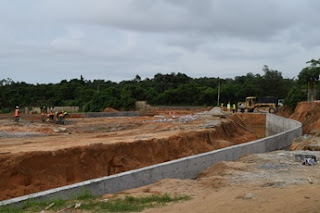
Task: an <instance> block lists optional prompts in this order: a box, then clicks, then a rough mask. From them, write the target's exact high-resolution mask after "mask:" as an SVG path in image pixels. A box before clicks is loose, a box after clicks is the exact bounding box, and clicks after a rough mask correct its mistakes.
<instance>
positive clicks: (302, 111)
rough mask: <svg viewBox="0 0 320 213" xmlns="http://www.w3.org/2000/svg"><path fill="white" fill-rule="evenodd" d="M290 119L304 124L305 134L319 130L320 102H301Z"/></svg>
mask: <svg viewBox="0 0 320 213" xmlns="http://www.w3.org/2000/svg"><path fill="white" fill-rule="evenodd" d="M290 118H291V119H294V120H297V121H300V122H301V123H302V127H303V132H304V133H308V134H309V133H310V132H311V131H312V130H316V129H319V128H320V102H300V103H299V104H298V105H297V107H296V109H295V111H294V113H293V114H292V115H291V116H290Z"/></svg>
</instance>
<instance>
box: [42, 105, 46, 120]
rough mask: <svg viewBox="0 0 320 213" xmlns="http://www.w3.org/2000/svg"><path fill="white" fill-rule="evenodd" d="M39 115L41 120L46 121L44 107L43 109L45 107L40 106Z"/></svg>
mask: <svg viewBox="0 0 320 213" xmlns="http://www.w3.org/2000/svg"><path fill="white" fill-rule="evenodd" d="M41 116H42V122H45V121H46V109H45V107H42V110H41Z"/></svg>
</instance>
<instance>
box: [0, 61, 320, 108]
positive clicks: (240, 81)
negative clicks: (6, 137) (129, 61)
mask: <svg viewBox="0 0 320 213" xmlns="http://www.w3.org/2000/svg"><path fill="white" fill-rule="evenodd" d="M307 63H308V64H309V66H307V67H306V68H304V69H303V70H302V71H301V72H300V73H299V75H298V78H297V79H289V78H283V77H282V73H281V72H280V71H278V70H273V69H270V68H269V67H268V66H266V65H265V66H263V69H262V70H263V75H260V74H253V73H247V74H246V75H243V76H236V77H235V78H226V79H222V78H208V77H201V78H191V77H189V76H187V75H186V74H183V73H170V74H160V73H158V74H156V75H155V76H154V77H153V78H151V79H150V78H146V79H144V80H142V79H141V77H140V76H139V75H136V76H135V78H134V79H132V80H128V81H121V82H119V83H116V82H112V81H109V80H93V81H92V80H85V79H84V78H83V77H82V76H81V77H80V78H79V79H71V80H69V81H67V80H62V81H61V82H60V83H56V84H53V83H49V84H29V83H25V82H15V81H13V80H11V79H3V80H1V81H0V111H1V112H2V113H6V112H11V111H12V110H13V109H14V108H15V106H16V105H19V106H20V107H24V106H38V107H43V106H45V107H50V106H80V108H81V109H82V111H85V112H97V111H102V110H103V109H105V108H106V107H111V108H115V109H118V110H130V109H133V108H134V104H135V101H139V100H146V101H147V102H148V103H149V104H151V105H197V106H200V105H202V106H215V105H217V104H218V103H217V96H218V88H219V87H220V103H227V102H230V103H237V102H240V101H243V100H244V99H245V97H247V96H256V97H265V96H275V97H278V98H285V102H286V103H287V105H289V106H290V107H292V108H294V107H295V105H296V104H297V102H298V101H302V100H305V99H306V97H307V95H306V89H307V84H308V82H310V81H312V82H317V81H318V80H319V74H320V68H319V65H320V59H319V60H314V59H312V60H311V61H309V62H307ZM219 85H220V86H219Z"/></svg>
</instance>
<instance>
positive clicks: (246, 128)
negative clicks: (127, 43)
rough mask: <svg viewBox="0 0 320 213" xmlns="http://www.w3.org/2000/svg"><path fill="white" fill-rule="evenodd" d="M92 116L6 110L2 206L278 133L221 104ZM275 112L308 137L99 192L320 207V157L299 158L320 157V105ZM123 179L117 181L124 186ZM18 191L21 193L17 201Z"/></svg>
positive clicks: (1, 136) (220, 206) (0, 125)
mask: <svg viewBox="0 0 320 213" xmlns="http://www.w3.org/2000/svg"><path fill="white" fill-rule="evenodd" d="M130 115H131V116H130ZM86 116H87V115H86ZM86 116H85V115H83V114H81V113H78V114H76V113H75V114H70V117H69V118H68V123H67V125H58V124H56V123H52V122H45V123H44V122H42V121H41V118H40V116H39V115H31V116H22V119H21V121H20V122H19V123H16V122H14V121H13V118H8V117H6V116H3V117H2V118H1V119H0V130H1V131H0V175H1V181H0V191H1V193H0V200H1V201H2V203H1V204H2V205H7V204H10V205H14V204H15V203H16V202H22V201H25V200H28V199H31V198H32V199H33V198H37V196H38V195H37V193H39V192H44V191H46V190H49V191H50V190H52V189H56V188H57V189H59V187H60V188H61V187H64V186H68V185H72V184H77V183H82V182H84V181H89V180H93V179H97V178H102V177H107V176H112V177H113V176H114V175H116V174H122V173H123V172H128V171H131V170H134V171H139V169H142V168H145V167H150V166H152V165H157V164H163V163H170V162H174V161H176V160H178V159H184V158H185V159H187V157H189V156H198V155H200V154H204V153H209V152H212V151H214V150H220V149H222V150H223V149H225V150H228V149H230V150H231V149H232V148H229V147H240V148H239V149H241V150H244V149H245V146H243V148H241V145H242V144H247V143H249V144H252V143H250V142H252V141H257V142H259V141H260V140H261V141H263V140H264V138H268V137H269V136H272V135H279V134H280V133H278V132H270V131H268V129H269V128H267V126H266V125H268V122H270V121H266V119H269V118H268V116H269V113H247V112H245V113H239V112H235V113H232V112H230V111H225V110H224V109H222V110H221V108H219V107H215V108H193V109H172V108H170V109H161V110H160V109H154V110H153V113H152V115H150V114H149V115H143V114H141V113H140V114H139V113H136V114H135V113H134V114H126V115H124V114H121V116H119V114H112V116H110V117H99V116H98V115H97V116H95V117H86ZM276 117H277V119H278V118H280V119H287V118H288V120H295V121H299V122H301V123H302V129H303V134H301V133H299V134H300V135H301V136H300V137H297V138H295V139H294V140H291V137H293V136H290V137H289V139H290V144H289V146H288V145H287V144H286V145H284V146H283V147H281V146H278V145H277V144H278V142H279V143H281V141H272V142H270V143H272V144H276V147H277V148H275V149H281V150H280V151H275V152H269V151H268V150H269V149H268V145H264V147H266V148H264V149H263V150H262V151H261V150H258V149H253V151H252V154H250V153H249V152H248V154H245V155H242V154H241V153H242V152H239V153H240V154H239V157H240V159H236V158H237V157H233V156H232V157H230V159H228V161H225V160H223V159H224V158H221V159H222V160H219V159H220V158H218V157H216V159H215V162H216V163H214V164H212V165H210V166H209V167H208V168H205V169H204V170H203V171H200V169H195V171H192V172H193V173H194V174H192V175H191V176H192V178H188V177H189V176H188V175H185V176H184V177H183V178H182V179H180V178H164V179H163V178H158V179H157V181H152V180H150V181H149V180H146V181H145V182H144V184H140V183H139V184H138V185H139V186H141V187H137V188H136V187H129V188H127V189H125V190H122V189H123V187H119V189H121V190H119V189H115V190H113V191H112V190H110V191H108V189H107V192H110V193H100V194H101V196H102V197H111V196H113V195H114V194H118V195H121V194H131V195H134V196H142V195H146V194H164V193H181V194H186V195H188V196H191V200H189V201H184V202H182V203H174V204H170V205H168V206H165V207H161V208H153V209H147V210H145V212H213V209H214V212H222V211H223V212H235V211H237V212H253V211H254V209H256V208H257V206H259V207H261V208H260V210H261V212H274V211H280V210H281V211H282V212H289V211H293V212H299V211H301V212H302V211H304V212H317V211H319V209H320V205H319V202H318V201H319V197H318V195H317V192H318V191H319V189H320V185H319V184H320V182H319V179H320V170H319V164H318V163H317V161H315V162H314V164H312V166H305V165H303V164H302V163H303V162H302V161H301V159H300V161H299V160H297V159H296V156H297V155H302V156H303V155H306V154H309V155H312V156H315V157H316V158H317V159H318V158H319V157H320V152H319V149H320V138H319V136H320V131H319V128H320V119H319V118H320V103H318V102H301V103H299V105H298V106H297V108H296V110H295V111H294V112H293V113H289V112H288V111H287V110H285V109H284V110H280V111H279V112H278V114H277V115H276ZM285 117H286V118H285ZM272 119H273V118H272ZM275 122H276V123H277V122H278V121H275ZM299 122H297V123H299ZM277 128H278V127H277ZM284 132H288V131H286V130H284ZM296 135H297V134H296ZM239 145H240V146H239ZM248 149H249V148H248ZM250 149H252V148H250ZM289 149H290V151H289ZM254 150H257V152H258V153H260V154H258V153H255V152H256V151H254ZM270 150H271V149H270ZM272 150H273V148H272ZM304 150H309V151H304ZM310 150H311V151H310ZM236 152H238V151H236ZM244 152H246V151H245V150H244ZM250 152H251V151H250ZM264 152H266V153H264ZM225 155H226V156H227V154H225ZM232 155H234V154H232ZM226 158H228V157H226ZM233 159H235V160H233ZM230 160H231V161H230ZM176 162H178V161H176ZM198 166H199V167H201V166H200V165H198ZM179 168H182V167H179ZM175 170H179V169H175ZM198 171H200V172H198ZM195 172H197V174H195ZM162 173H163V174H162V176H164V177H167V176H166V174H165V173H168V174H169V173H170V171H169V170H168V171H167V170H163V171H162ZM162 176H161V177H162ZM191 176H190V177H191ZM115 177H116V176H115ZM168 177H170V176H168ZM177 177H180V176H179V175H178V176H177ZM181 177H182V176H181ZM119 181H120V183H117V184H118V185H121V184H122V183H121V180H119ZM128 181H129V182H130V181H131V180H130V179H129V180H128ZM150 184H151V185H150ZM124 185H125V184H124ZM128 185H130V183H128ZM89 188H90V187H89ZM63 190H64V189H63ZM105 190H106V189H105ZM50 193H51V192H50ZM50 193H49V194H50ZM68 193H69V192H68ZM68 193H66V194H68ZM112 194H113V195H112ZM292 194H295V195H296V196H294V197H292ZM28 196H30V197H28ZM39 196H40V195H39ZM19 197H23V199H22V200H20V201H19ZM40 197H41V196H40ZM15 199H18V200H15ZM68 211H69V212H72V209H71V210H70V209H69V210H66V212H68ZM77 212H87V211H77Z"/></svg>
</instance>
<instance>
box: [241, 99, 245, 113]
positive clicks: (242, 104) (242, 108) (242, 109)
mask: <svg viewBox="0 0 320 213" xmlns="http://www.w3.org/2000/svg"><path fill="white" fill-rule="evenodd" d="M244 108H245V107H244V103H243V102H242V103H241V105H240V109H241V112H242V113H244Z"/></svg>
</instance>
